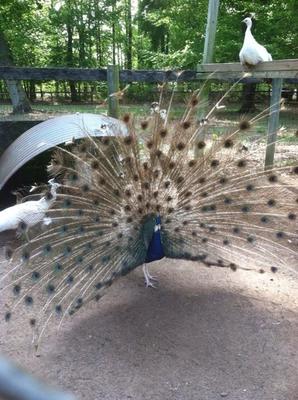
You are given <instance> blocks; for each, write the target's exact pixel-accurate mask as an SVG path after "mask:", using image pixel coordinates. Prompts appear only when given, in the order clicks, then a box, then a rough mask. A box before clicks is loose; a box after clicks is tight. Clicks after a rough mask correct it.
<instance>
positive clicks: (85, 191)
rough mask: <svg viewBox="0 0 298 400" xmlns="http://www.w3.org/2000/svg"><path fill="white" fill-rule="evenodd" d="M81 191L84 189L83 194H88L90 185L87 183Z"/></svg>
mask: <svg viewBox="0 0 298 400" xmlns="http://www.w3.org/2000/svg"><path fill="white" fill-rule="evenodd" d="M81 189H82V192H83V193H87V192H89V191H90V187H89V185H88V184H87V183H85V184H84V185H82V187H81Z"/></svg>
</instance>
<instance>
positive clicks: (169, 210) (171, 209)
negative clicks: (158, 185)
mask: <svg viewBox="0 0 298 400" xmlns="http://www.w3.org/2000/svg"><path fill="white" fill-rule="evenodd" d="M167 211H168V213H169V214H172V213H173V212H174V211H175V209H174V208H173V207H169V208H168V209H167Z"/></svg>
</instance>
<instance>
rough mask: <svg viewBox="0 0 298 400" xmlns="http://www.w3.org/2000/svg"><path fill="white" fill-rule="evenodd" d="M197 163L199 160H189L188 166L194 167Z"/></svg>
mask: <svg viewBox="0 0 298 400" xmlns="http://www.w3.org/2000/svg"><path fill="white" fill-rule="evenodd" d="M196 164H197V160H189V161H188V166H189V167H190V168H192V167H194V166H195V165H196Z"/></svg>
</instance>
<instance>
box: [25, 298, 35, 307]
mask: <svg viewBox="0 0 298 400" xmlns="http://www.w3.org/2000/svg"><path fill="white" fill-rule="evenodd" d="M24 302H25V304H26V306H32V304H33V297H32V296H26V297H25V298H24Z"/></svg>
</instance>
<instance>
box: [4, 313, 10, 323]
mask: <svg viewBox="0 0 298 400" xmlns="http://www.w3.org/2000/svg"><path fill="white" fill-rule="evenodd" d="M4 319H5V322H9V321H10V320H11V312H10V311H7V312H6V313H5V315H4Z"/></svg>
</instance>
